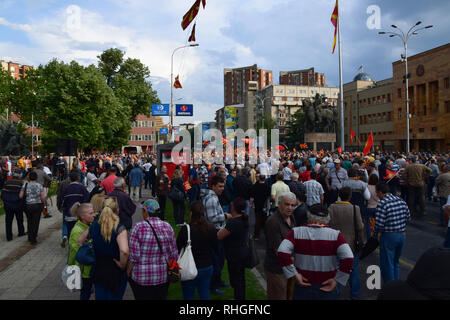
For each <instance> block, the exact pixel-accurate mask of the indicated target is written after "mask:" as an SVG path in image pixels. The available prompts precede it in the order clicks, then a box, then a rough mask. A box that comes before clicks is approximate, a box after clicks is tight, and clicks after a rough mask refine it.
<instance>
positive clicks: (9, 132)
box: [0, 121, 29, 156]
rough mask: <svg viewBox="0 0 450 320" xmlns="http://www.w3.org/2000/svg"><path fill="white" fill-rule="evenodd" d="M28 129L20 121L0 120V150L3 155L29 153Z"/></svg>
mask: <svg viewBox="0 0 450 320" xmlns="http://www.w3.org/2000/svg"><path fill="white" fill-rule="evenodd" d="M25 132H26V129H25V127H24V126H23V125H21V124H20V123H16V122H14V123H12V122H7V121H1V122H0V150H1V151H0V152H1V155H2V156H7V155H14V156H16V155H24V154H26V153H27V151H28V150H27V149H28V148H27V139H28V138H29V137H27V135H26V133H25Z"/></svg>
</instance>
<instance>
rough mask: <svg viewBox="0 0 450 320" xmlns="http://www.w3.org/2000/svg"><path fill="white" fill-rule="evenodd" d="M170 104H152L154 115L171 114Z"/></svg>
mask: <svg viewBox="0 0 450 320" xmlns="http://www.w3.org/2000/svg"><path fill="white" fill-rule="evenodd" d="M169 110H170V105H169V104H152V116H168V115H170V111H169Z"/></svg>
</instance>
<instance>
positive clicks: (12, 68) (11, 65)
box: [0, 60, 32, 80]
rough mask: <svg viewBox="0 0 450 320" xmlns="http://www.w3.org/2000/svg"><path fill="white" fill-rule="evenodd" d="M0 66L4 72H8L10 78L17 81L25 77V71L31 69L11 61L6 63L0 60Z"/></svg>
mask: <svg viewBox="0 0 450 320" xmlns="http://www.w3.org/2000/svg"><path fill="white" fill-rule="evenodd" d="M0 64H1V66H2V68H3V69H4V70H6V71H8V72H10V73H11V76H12V77H13V78H14V79H17V80H20V79H23V78H24V77H25V75H26V72H27V70H28V69H31V68H32V67H31V66H27V65H21V64H19V63H16V62H11V61H9V62H6V61H3V60H0Z"/></svg>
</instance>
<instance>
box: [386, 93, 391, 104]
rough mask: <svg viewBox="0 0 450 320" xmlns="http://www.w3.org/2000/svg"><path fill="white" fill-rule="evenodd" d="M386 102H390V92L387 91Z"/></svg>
mask: <svg viewBox="0 0 450 320" xmlns="http://www.w3.org/2000/svg"><path fill="white" fill-rule="evenodd" d="M387 102H388V103H389V102H391V94H390V93H388V95H387Z"/></svg>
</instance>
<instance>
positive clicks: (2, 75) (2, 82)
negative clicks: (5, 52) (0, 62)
mask: <svg viewBox="0 0 450 320" xmlns="http://www.w3.org/2000/svg"><path fill="white" fill-rule="evenodd" d="M12 83H13V77H12V76H11V74H10V73H9V72H8V71H6V70H4V69H3V68H2V67H1V66H0V114H1V113H3V112H5V109H6V106H8V105H9V104H10V102H11V92H12Z"/></svg>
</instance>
